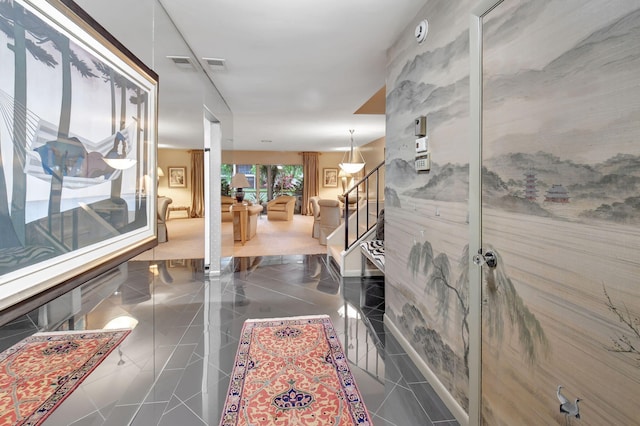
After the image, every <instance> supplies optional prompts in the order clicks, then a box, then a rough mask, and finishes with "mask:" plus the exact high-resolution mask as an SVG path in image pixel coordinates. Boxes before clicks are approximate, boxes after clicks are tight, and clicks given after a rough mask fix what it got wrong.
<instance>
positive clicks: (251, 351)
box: [220, 315, 372, 426]
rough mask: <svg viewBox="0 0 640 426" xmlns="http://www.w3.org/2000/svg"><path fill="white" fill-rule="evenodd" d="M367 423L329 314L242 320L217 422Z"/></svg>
mask: <svg viewBox="0 0 640 426" xmlns="http://www.w3.org/2000/svg"><path fill="white" fill-rule="evenodd" d="M371 424H372V423H371V419H370V416H369V413H368V412H367V409H366V407H365V405H364V401H362V396H361V395H360V392H359V390H358V388H357V386H356V382H355V380H354V378H353V375H352V374H351V370H350V369H349V361H348V360H347V358H346V357H345V355H344V352H343V350H342V346H341V345H340V341H339V340H338V336H337V335H336V332H335V330H334V328H333V324H332V323H331V319H330V318H329V316H328V315H321V316H308V317H291V318H277V319H276V318H273V319H264V320H247V321H246V322H245V323H244V326H243V328H242V334H241V336H240V343H239V346H238V352H237V354H236V360H235V364H234V368H233V372H232V373H231V382H230V383H229V391H228V393H227V399H226V401H225V405H224V411H223V413H222V420H221V421H220V425H221V426H231V425H233V426H236V425H252V426H253V425H255V426H259V425H260V426H262V425H283V426H284V425H323V426H324V425H345V426H346V425H371Z"/></svg>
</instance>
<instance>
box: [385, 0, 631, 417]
mask: <svg viewBox="0 0 640 426" xmlns="http://www.w3.org/2000/svg"><path fill="white" fill-rule="evenodd" d="M462 3H463V4H461V3H459V2H455V4H453V3H452V2H446V1H435V2H429V3H428V4H427V5H426V6H425V8H424V9H423V11H422V16H424V17H427V18H428V19H429V21H430V22H433V25H431V26H430V32H429V34H428V37H427V40H426V41H425V43H424V44H423V45H417V44H416V43H415V41H413V40H411V39H410V38H406V39H404V38H403V39H401V40H400V41H398V43H397V44H396V46H394V47H393V48H392V50H391V52H390V56H389V71H388V76H387V77H388V79H387V150H386V156H387V158H386V163H387V170H386V185H387V188H386V190H385V198H386V199H385V203H386V206H385V209H386V214H387V215H388V217H390V220H389V223H388V224H387V230H388V231H387V237H386V244H387V245H388V246H389V251H388V252H387V261H386V269H387V275H386V277H387V283H388V285H390V286H391V288H392V289H393V291H388V292H387V314H388V316H389V317H390V319H391V320H392V321H393V322H394V324H395V325H396V326H397V327H398V328H399V329H400V330H402V331H403V333H406V336H407V339H408V340H409V342H410V344H411V345H412V346H413V347H414V349H415V350H416V351H417V352H418V353H419V354H420V355H421V357H422V358H423V360H424V362H425V363H426V365H427V366H428V367H429V369H431V371H433V372H434V373H435V374H436V376H437V377H438V379H439V380H440V382H441V383H442V384H443V385H444V386H445V387H446V388H447V389H448V390H449V392H450V394H451V395H452V396H453V398H454V399H455V400H456V401H457V402H458V404H459V405H460V406H461V407H462V408H463V409H464V410H467V409H468V365H469V364H468V355H469V353H468V350H469V347H468V342H469V328H468V321H469V319H468V313H469V298H468V290H469V285H473V284H472V283H469V278H468V270H469V243H468V241H469V232H470V230H469V213H468V211H469V208H468V207H469V206H468V193H469V185H470V182H469V161H470V159H469V158H468V152H469V143H470V142H469V80H468V79H469V53H468V52H469V33H468V25H469V24H468V22H469V14H470V10H471V7H472V3H473V2H462ZM639 40H640V8H639V7H638V5H637V2H633V1H615V2H612V3H608V4H607V5H604V4H602V2H597V1H588V2H576V1H558V0H548V1H540V2H526V1H505V2H503V3H502V4H501V5H500V6H499V7H497V8H496V9H494V10H493V11H492V12H491V13H489V14H488V15H487V17H486V18H485V21H484V40H483V43H484V51H483V62H484V68H483V74H484V77H483V79H484V96H483V158H482V175H483V178H482V179H483V180H482V201H483V207H482V229H481V232H482V240H483V248H487V249H491V250H493V251H494V252H495V253H496V255H497V258H498V262H497V263H498V266H497V267H496V268H495V269H490V268H488V267H486V266H483V267H482V270H483V282H482V290H483V298H482V317H483V320H482V321H483V324H482V328H483V336H482V345H483V346H482V357H483V358H482V359H483V365H482V383H483V389H482V392H483V393H482V397H483V401H482V409H483V413H482V416H483V421H484V422H485V423H486V424H492V425H494V424H495V425H502V424H503V425H509V424H565V423H566V422H571V421H572V420H573V421H576V415H578V414H579V417H580V424H594V425H598V424H632V423H634V422H636V421H637V419H638V417H639V416H640V408H638V405H637V403H636V402H635V401H634V400H633V398H630V395H633V394H634V393H636V391H637V389H639V388H640V363H639V361H638V360H639V356H638V355H639V354H638V350H637V348H638V346H639V345H640V323H639V322H638V317H639V316H640V286H638V277H640V231H639V229H640V228H638V224H639V223H640V186H639V183H640V143H639V140H640V102H638V99H640V74H638V73H637V70H638V69H640V49H638V43H639ZM421 115H425V116H427V121H428V136H429V144H430V150H431V152H432V168H431V171H430V172H429V173H426V174H417V173H416V172H415V171H414V170H413V156H414V147H413V143H412V142H413V140H414V139H415V136H414V135H413V120H414V119H415V118H416V117H418V116H421ZM559 386H561V388H559ZM578 398H580V399H581V402H580V403H579V404H578V405H577V406H576V404H575V399H578Z"/></svg>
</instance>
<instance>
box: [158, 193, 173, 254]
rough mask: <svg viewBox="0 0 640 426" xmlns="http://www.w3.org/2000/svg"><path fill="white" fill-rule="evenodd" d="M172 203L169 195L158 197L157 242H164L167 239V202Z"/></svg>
mask: <svg viewBox="0 0 640 426" xmlns="http://www.w3.org/2000/svg"><path fill="white" fill-rule="evenodd" d="M171 203H173V200H172V199H171V198H169V197H158V242H159V243H166V242H167V241H169V234H168V233H167V210H169V204H171Z"/></svg>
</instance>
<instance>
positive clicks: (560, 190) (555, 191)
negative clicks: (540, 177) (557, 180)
mask: <svg viewBox="0 0 640 426" xmlns="http://www.w3.org/2000/svg"><path fill="white" fill-rule="evenodd" d="M544 201H545V202H550V203H568V202H569V191H567V189H566V188H565V187H564V186H562V185H551V188H549V190H548V191H547V193H546V194H545V195H544Z"/></svg>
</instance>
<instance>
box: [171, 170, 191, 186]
mask: <svg viewBox="0 0 640 426" xmlns="http://www.w3.org/2000/svg"><path fill="white" fill-rule="evenodd" d="M186 173H187V168H186V167H169V188H186V186H187V177H186Z"/></svg>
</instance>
